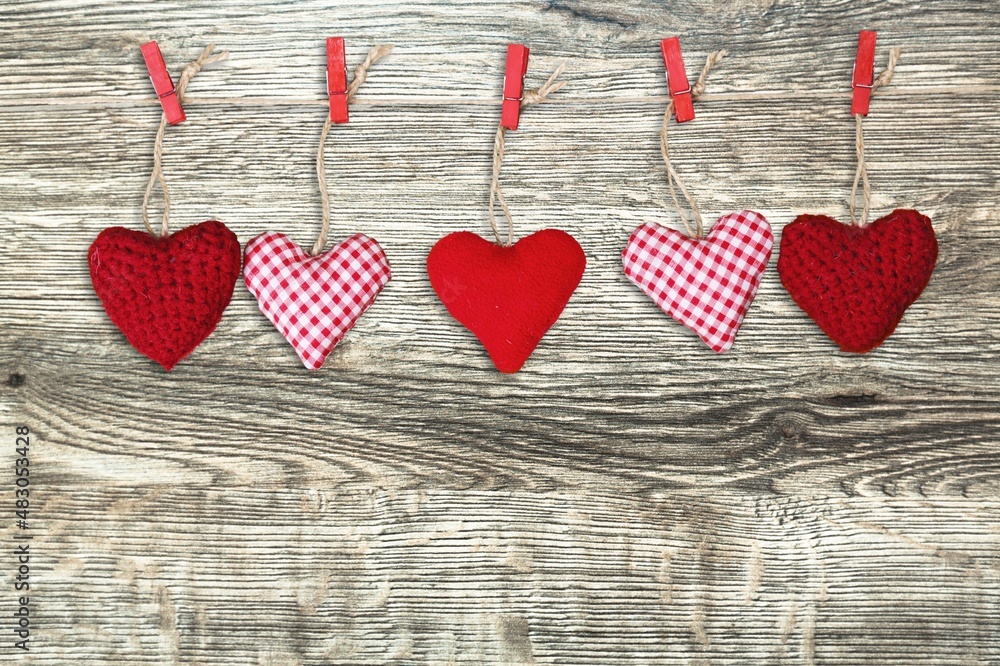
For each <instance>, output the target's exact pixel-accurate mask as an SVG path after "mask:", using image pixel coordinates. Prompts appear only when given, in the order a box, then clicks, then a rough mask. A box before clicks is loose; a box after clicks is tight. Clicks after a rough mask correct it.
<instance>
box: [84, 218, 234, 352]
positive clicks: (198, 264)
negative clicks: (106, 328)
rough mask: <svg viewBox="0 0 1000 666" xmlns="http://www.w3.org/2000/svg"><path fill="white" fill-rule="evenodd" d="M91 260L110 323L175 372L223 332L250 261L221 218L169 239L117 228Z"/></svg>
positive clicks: (98, 243) (102, 238) (100, 240)
mask: <svg viewBox="0 0 1000 666" xmlns="http://www.w3.org/2000/svg"><path fill="white" fill-rule="evenodd" d="M87 258H88V261H89V263H90V279H91V281H92V282H93V284H94V291H95V292H97V296H98V297H99V298H100V299H101V303H103V305H104V311H105V312H107V313H108V317H110V318H111V321H112V322H114V324H115V326H117V327H118V328H119V329H121V332H122V333H124V334H125V337H126V339H128V341H129V342H130V343H131V344H132V346H133V347H135V348H136V349H138V350H139V351H140V352H142V353H143V354H145V355H146V356H148V357H149V358H151V359H152V360H154V361H156V362H157V363H159V364H160V365H162V366H163V367H164V368H166V369H167V370H168V371H169V370H171V369H173V367H174V366H175V365H177V362H178V361H180V360H181V359H182V358H184V357H185V356H187V355H188V354H190V353H191V352H192V351H194V348H195V347H197V346H198V345H199V344H201V342H202V341H203V340H204V339H205V338H207V337H208V336H209V334H210V333H211V332H212V331H213V330H215V327H216V325H217V324H218V323H219V320H220V319H222V312H223V311H224V310H225V309H226V306H228V305H229V300H230V299H231V298H232V296H233V287H235V285H236V279H237V278H238V277H239V275H240V261H241V259H242V257H241V252H240V242H239V241H238V240H237V239H236V234H234V233H233V232H232V231H230V230H229V229H228V228H226V225H224V224H222V223H221V222H216V221H214V220H210V221H208V222H202V223H201V224H196V225H194V226H190V227H187V228H186V229H181V230H180V231H178V232H177V233H174V234H170V235H169V236H166V237H161V238H158V237H156V236H153V235H152V234H148V233H145V232H141V231H132V230H131V229H125V228H124V227H110V228H108V229H105V230H104V231H102V232H101V233H100V235H98V237H97V239H96V240H95V241H94V243H93V245H91V246H90V251H89V252H88V254H87Z"/></svg>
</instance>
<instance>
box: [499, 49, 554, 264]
mask: <svg viewBox="0 0 1000 666" xmlns="http://www.w3.org/2000/svg"><path fill="white" fill-rule="evenodd" d="M565 70H566V63H563V64H561V65H559V66H558V67H556V69H555V71H554V72H552V75H551V76H550V77H549V79H548V81H546V82H545V83H544V84H542V85H541V86H540V87H538V88H536V89H535V90H529V91H527V92H526V93H524V95H523V97H522V98H521V108H522V109H523V108H524V107H526V106H531V105H532V104H539V103H541V102H544V101H545V99H546V98H547V97H548V96H549V95H551V94H552V93H554V92H555V91H557V90H559V89H560V88H562V87H563V86H564V85H566V82H565V81H560V82H559V83H556V82H555V81H556V79H557V78H559V75H560V74H562V73H563V72H564V71H565ZM506 131H507V130H506V128H505V127H504V126H503V125H499V126H497V133H496V136H495V137H494V138H493V181H492V182H491V183H490V227H491V228H492V229H493V235H494V236H495V237H496V239H497V245H503V246H510V245H511V244H512V243H513V242H514V220H513V218H512V217H511V216H510V208H509V207H508V206H507V200H506V199H504V196H503V191H502V190H501V189H500V166H501V165H502V164H503V149H504V134H505V133H506ZM495 201H499V202H500V207H501V208H502V209H503V214H504V217H506V218H507V242H506V243H504V242H503V240H502V239H501V238H500V230H499V229H498V228H497V219H496V217H495V216H494V214H493V204H494V202H495Z"/></svg>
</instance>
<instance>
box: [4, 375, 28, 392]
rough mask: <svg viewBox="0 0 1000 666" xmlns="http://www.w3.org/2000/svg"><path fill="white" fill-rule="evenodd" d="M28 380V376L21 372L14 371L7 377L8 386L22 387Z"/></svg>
mask: <svg viewBox="0 0 1000 666" xmlns="http://www.w3.org/2000/svg"><path fill="white" fill-rule="evenodd" d="M26 381H28V379H27V377H25V376H24V375H22V374H21V373H20V372H12V373H11V374H10V376H9V377H7V386H9V387H11V388H21V387H22V386H24V383H25V382H26Z"/></svg>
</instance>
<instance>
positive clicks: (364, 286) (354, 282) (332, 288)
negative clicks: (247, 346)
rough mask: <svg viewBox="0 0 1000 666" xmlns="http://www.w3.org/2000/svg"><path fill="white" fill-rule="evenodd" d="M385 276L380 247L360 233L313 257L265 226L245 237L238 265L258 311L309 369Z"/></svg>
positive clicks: (386, 270)
mask: <svg viewBox="0 0 1000 666" xmlns="http://www.w3.org/2000/svg"><path fill="white" fill-rule="evenodd" d="M389 278H390V272H389V260H388V259H386V256H385V253H384V252H383V251H382V248H381V247H380V246H379V244H378V243H377V242H376V241H375V240H374V239H372V238H369V237H368V236H365V235H363V234H355V235H353V236H351V237H350V238H348V239H347V240H345V241H344V242H343V243H341V244H340V245H337V246H335V247H333V248H331V249H330V250H328V251H327V252H324V253H323V254H321V255H318V256H315V257H313V256H310V255H309V254H307V253H306V252H304V251H303V250H302V248H300V247H299V246H298V245H296V244H295V243H294V242H293V241H292V240H291V239H290V238H288V236H286V235H285V234H278V233H274V232H270V231H269V232H267V233H264V234H261V235H260V236H257V237H256V238H254V239H253V240H252V241H250V242H249V243H247V249H246V260H245V265H244V267H243V281H244V283H245V284H246V286H247V289H249V290H250V293H252V294H253V295H254V296H255V297H256V298H257V304H258V305H259V306H260V310H261V312H263V313H264V314H265V315H266V316H267V318H268V319H270V320H271V323H272V324H274V326H275V328H277V329H278V331H280V332H281V334H282V335H283V336H285V339H286V340H288V342H289V343H291V345H292V347H293V348H294V349H295V352H296V353H297V354H298V355H299V358H300V359H301V360H302V364H303V365H304V366H306V367H307V368H309V369H310V370H318V369H319V368H321V367H323V363H324V362H325V361H326V357H327V356H329V355H330V353H331V352H333V349H334V347H336V346H337V343H339V342H340V341H341V340H342V339H343V338H344V335H345V334H346V333H347V332H348V331H349V330H351V328H352V327H353V326H354V324H355V323H356V322H357V321H358V319H359V318H360V317H361V315H362V314H364V312H365V310H367V309H368V306H370V305H371V304H372V303H374V302H375V298H376V297H377V296H378V295H379V292H380V291H382V287H384V286H385V284H386V283H387V282H388V281H389Z"/></svg>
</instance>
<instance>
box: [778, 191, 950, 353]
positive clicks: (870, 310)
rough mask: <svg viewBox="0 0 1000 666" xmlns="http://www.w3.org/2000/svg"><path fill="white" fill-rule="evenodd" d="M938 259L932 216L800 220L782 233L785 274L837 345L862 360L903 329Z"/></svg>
mask: <svg viewBox="0 0 1000 666" xmlns="http://www.w3.org/2000/svg"><path fill="white" fill-rule="evenodd" d="M937 254H938V244H937V238H936V237H935V236H934V227H933V226H932V225H931V221H930V218H928V217H927V216H926V215H922V214H920V213H919V212H917V211H915V210H895V211H893V212H892V213H891V214H889V215H886V216H885V217H883V218H880V219H878V220H875V221H874V222H872V223H871V224H868V225H864V226H855V225H847V224H841V223H840V222H838V221H837V220H834V219H832V218H829V217H826V216H823V215H800V216H799V217H797V218H796V219H795V221H794V222H792V223H791V224H789V225H788V226H786V227H785V230H784V231H783V232H782V237H781V256H780V257H779V259H778V274H779V275H780V276H781V283H782V284H783V285H784V286H785V289H786V290H788V293H789V294H790V295H791V297H792V299H793V300H794V301H795V302H796V303H797V304H798V306H799V307H800V308H802V309H803V310H804V311H805V313H806V314H807V315H809V316H810V317H811V318H812V319H813V321H815V322H816V323H817V324H818V325H819V327H820V328H821V329H823V332H824V333H826V334H827V335H828V336H829V337H830V339H831V340H833V341H834V342H836V343H837V344H838V345H839V346H840V348H841V349H842V350H844V351H846V352H854V353H858V354H863V353H865V352H868V351H871V350H872V349H875V348H876V347H878V346H879V345H881V344H882V343H883V342H884V341H885V339H886V338H888V337H889V336H890V335H892V332H893V331H895V330H896V326H897V325H898V324H899V322H900V320H901V319H902V318H903V313H904V312H906V309H907V308H908V307H910V305H911V304H913V302H914V301H915V300H917V297H918V296H920V293H921V292H922V291H923V290H924V287H926V286H927V283H928V282H929V281H930V279H931V273H932V272H933V271H934V265H935V264H936V263H937Z"/></svg>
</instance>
